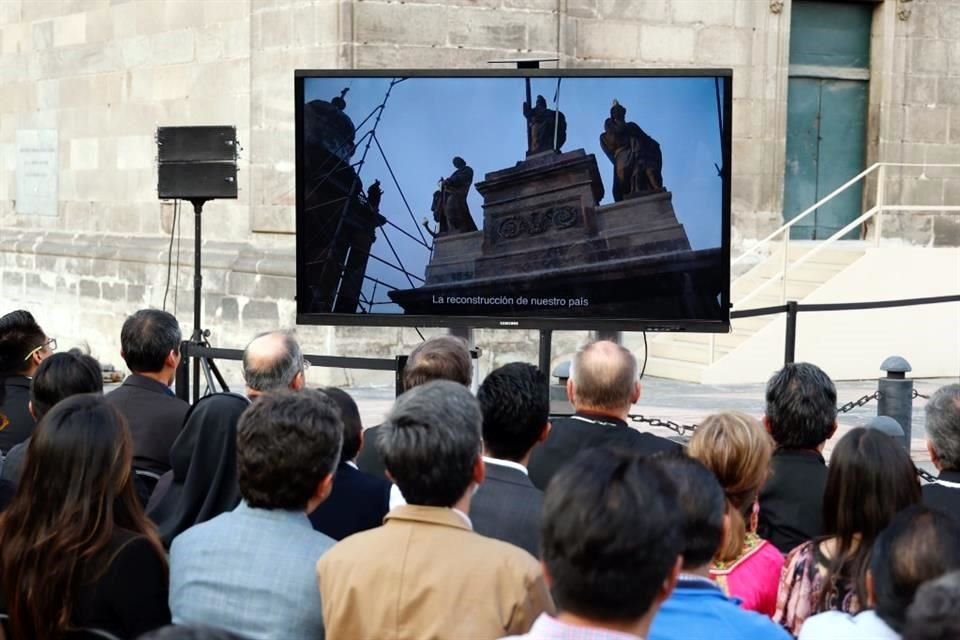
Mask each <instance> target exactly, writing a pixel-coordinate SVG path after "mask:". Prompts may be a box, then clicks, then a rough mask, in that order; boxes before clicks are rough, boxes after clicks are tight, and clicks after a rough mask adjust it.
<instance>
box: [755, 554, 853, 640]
mask: <svg viewBox="0 0 960 640" xmlns="http://www.w3.org/2000/svg"><path fill="white" fill-rule="evenodd" d="M827 565H828V561H827V558H825V557H824V556H823V554H822V553H821V551H820V548H819V544H818V543H816V542H812V541H811V542H805V543H804V544H802V545H800V546H799V547H797V548H796V549H794V550H793V551H791V552H790V553H789V554H788V555H787V561H786V564H785V565H784V567H783V573H782V574H781V575H780V589H779V590H778V592H777V610H776V613H774V614H773V621H774V622H778V623H780V624H781V625H783V626H784V627H785V628H786V629H787V631H789V632H790V633H792V634H793V635H794V636H796V635H798V634H799V633H800V627H802V626H803V623H804V621H805V620H806V619H807V618H809V617H810V616H812V615H816V614H818V613H822V612H824V611H843V612H844V613H849V614H851V615H855V614H857V613H860V610H861V605H860V601H859V599H858V598H857V594H856V586H855V585H854V583H853V582H852V581H851V580H849V579H847V578H846V577H844V576H839V577H835V578H834V579H833V580H832V582H833V584H832V585H830V584H828V577H827ZM830 586H832V593H831V594H830V595H829V596H828V597H827V600H826V603H825V606H822V607H821V606H820V596H821V594H822V593H823V591H824V589H826V588H828V587H830Z"/></svg>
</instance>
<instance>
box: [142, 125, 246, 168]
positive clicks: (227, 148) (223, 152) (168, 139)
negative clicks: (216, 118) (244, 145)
mask: <svg viewBox="0 0 960 640" xmlns="http://www.w3.org/2000/svg"><path fill="white" fill-rule="evenodd" d="M236 159H237V129H236V127H219V126H217V127H157V160H159V161H160V162H210V161H218V160H221V161H232V160H236Z"/></svg>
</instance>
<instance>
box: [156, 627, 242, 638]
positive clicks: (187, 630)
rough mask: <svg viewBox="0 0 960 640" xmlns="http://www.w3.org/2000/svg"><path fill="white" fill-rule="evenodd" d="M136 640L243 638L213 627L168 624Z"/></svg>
mask: <svg viewBox="0 0 960 640" xmlns="http://www.w3.org/2000/svg"><path fill="white" fill-rule="evenodd" d="M138 640H243V638H241V637H240V636H238V635H235V634H232V633H230V632H229V631H224V630H223V629H214V628H213V627H206V626H192V625H191V626H181V625H169V626H166V627H163V628H162V629H157V630H156V631H151V632H150V633H148V634H146V635H142V636H140V637H139V638H138Z"/></svg>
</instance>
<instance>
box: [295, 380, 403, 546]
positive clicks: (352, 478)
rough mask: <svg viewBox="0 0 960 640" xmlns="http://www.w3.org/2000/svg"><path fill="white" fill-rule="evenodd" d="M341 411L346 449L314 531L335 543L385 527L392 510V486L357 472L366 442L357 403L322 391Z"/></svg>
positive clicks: (315, 519)
mask: <svg viewBox="0 0 960 640" xmlns="http://www.w3.org/2000/svg"><path fill="white" fill-rule="evenodd" d="M320 391H322V392H323V393H324V394H326V395H327V397H329V398H330V399H331V400H333V401H334V403H335V404H336V405H337V406H338V407H339V408H340V417H341V418H342V420H343V447H342V448H341V450H340V462H339V464H338V465H337V470H336V475H335V476H334V481H333V490H332V491H331V492H330V495H329V496H328V497H327V499H326V500H324V501H323V502H322V503H321V504H320V506H319V507H317V508H316V509H315V510H314V512H313V513H311V514H310V522H311V523H312V524H313V528H314V529H316V530H317V531H320V532H321V533H325V534H327V535H328V536H330V537H331V538H333V539H334V540H343V539H344V538H346V537H347V536H349V535H352V534H354V533H357V532H358V531H366V530H367V529H373V528H374V527H379V526H380V525H381V524H383V517H384V516H385V515H387V512H388V511H389V510H390V486H391V485H390V483H389V482H387V481H386V480H384V479H383V478H378V477H376V476H372V475H370V474H367V473H364V472H363V471H360V470H359V469H357V466H356V464H355V463H354V458H356V457H357V452H358V451H359V450H360V445H361V443H362V442H363V425H362V424H361V422H360V411H359V410H358V409H357V403H356V402H354V401H353V398H351V397H350V395H349V394H347V392H345V391H343V390H342V389H336V388H334V387H328V388H326V389H321V390H320Z"/></svg>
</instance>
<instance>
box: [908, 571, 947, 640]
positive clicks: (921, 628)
mask: <svg viewBox="0 0 960 640" xmlns="http://www.w3.org/2000/svg"><path fill="white" fill-rule="evenodd" d="M957 611H960V571H952V572H951V573H947V574H944V575H942V576H940V577H939V578H937V579H936V580H931V581H930V582H927V583H924V584H922V585H920V588H919V589H917V595H916V596H915V597H914V599H913V604H911V605H910V607H909V608H908V609H907V622H906V624H905V625H904V629H903V640H956V639H957V638H960V616H958V615H957Z"/></svg>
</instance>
